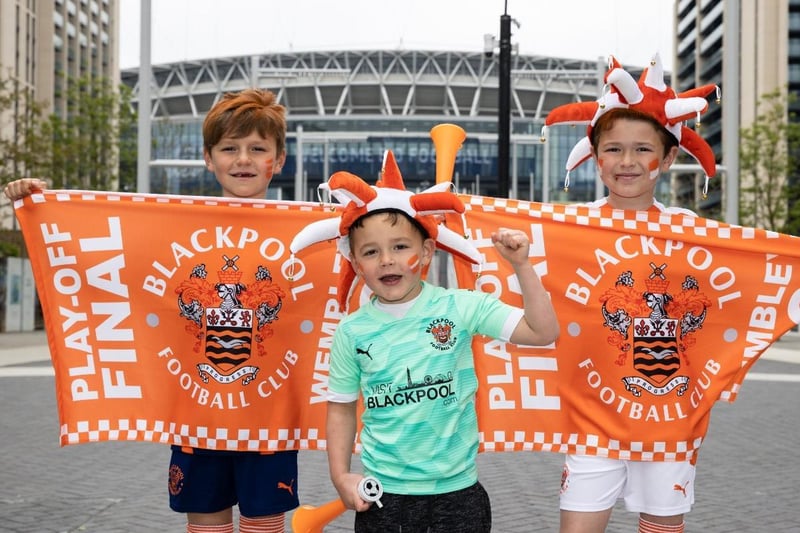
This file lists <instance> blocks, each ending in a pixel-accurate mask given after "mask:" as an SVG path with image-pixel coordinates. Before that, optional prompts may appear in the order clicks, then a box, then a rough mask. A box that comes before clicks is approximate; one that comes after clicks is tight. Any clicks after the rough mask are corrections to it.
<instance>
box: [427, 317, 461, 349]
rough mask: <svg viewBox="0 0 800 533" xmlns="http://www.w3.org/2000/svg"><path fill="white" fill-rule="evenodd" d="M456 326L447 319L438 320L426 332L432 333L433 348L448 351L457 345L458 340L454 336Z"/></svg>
mask: <svg viewBox="0 0 800 533" xmlns="http://www.w3.org/2000/svg"><path fill="white" fill-rule="evenodd" d="M454 327H455V324H454V323H453V322H452V321H451V320H448V319H446V318H437V319H436V320H434V321H433V322H431V324H430V325H429V326H428V327H427V328H426V330H425V331H426V332H428V333H430V335H431V337H432V340H431V346H432V347H434V348H436V349H437V350H448V349H450V348H452V347H453V346H454V345H455V343H456V338H455V336H454V335H453V328H454Z"/></svg>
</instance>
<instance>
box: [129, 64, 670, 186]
mask: <svg viewBox="0 0 800 533" xmlns="http://www.w3.org/2000/svg"><path fill="white" fill-rule="evenodd" d="M626 67H627V68H629V69H630V71H631V72H632V73H634V75H636V76H638V74H639V73H640V72H641V68H639V69H637V68H635V67H632V66H630V65H626ZM606 68H607V64H606V60H605V58H600V59H598V60H597V61H582V60H571V59H562V58H554V57H541V56H524V55H518V54H517V55H513V56H512V64H511V78H512V80H511V81H512V83H511V92H512V94H511V106H510V107H511V117H512V118H511V148H510V154H511V160H512V163H511V165H510V172H509V174H510V176H509V182H510V183H509V187H508V188H509V190H510V191H511V196H512V197H516V198H519V199H523V200H536V201H585V200H590V199H594V198H595V196H596V194H597V186H596V179H595V172H594V169H593V168H588V167H591V165H585V167H586V168H580V169H579V170H578V171H577V172H575V173H574V175H572V176H571V186H570V190H569V193H568V194H566V193H565V192H564V191H563V185H562V180H563V178H564V175H565V170H564V164H565V163H566V160H567V155H568V154H569V151H570V150H571V149H572V147H573V146H574V144H575V142H576V141H577V140H578V138H580V137H581V136H583V135H585V129H583V128H569V127H559V128H551V130H550V135H549V140H548V142H547V143H545V144H544V145H542V143H541V140H540V136H541V128H542V125H543V119H544V117H545V116H546V115H547V113H548V112H549V111H550V109H552V108H553V107H556V106H559V105H562V104H565V103H568V102H574V101H579V100H595V99H597V97H598V95H599V94H600V90H601V86H602V79H603V75H604V73H605V70H606ZM498 69H499V64H498V57H497V55H496V54H493V53H492V51H488V52H483V53H481V52H431V51H424V50H405V51H403V50H371V51H337V52H292V53H276V54H262V55H254V56H240V57H230V58H209V59H203V60H196V61H184V62H179V63H170V64H163V65H154V66H153V67H152V80H153V81H152V88H151V103H152V105H151V110H152V112H151V116H152V127H151V131H152V139H153V148H152V156H151V158H152V160H153V161H152V163H151V172H150V191H151V192H159V193H172V194H179V193H180V194H199V195H215V194H219V193H218V191H219V187H218V185H217V184H216V182H215V181H214V177H213V175H212V174H211V173H209V172H208V171H206V170H205V168H204V166H203V165H202V133H201V124H202V120H203V117H204V116H205V114H206V112H207V111H208V109H209V108H210V107H211V106H212V105H213V103H214V102H215V101H216V100H217V99H218V98H219V97H220V96H221V95H222V94H223V93H225V92H228V91H239V90H242V89H245V88H248V87H262V88H267V89H270V90H272V91H274V92H275V93H276V94H277V95H278V99H279V102H280V103H281V104H283V105H285V106H286V108H287V117H288V122H289V138H288V147H287V148H288V158H287V162H286V165H284V167H283V171H282V172H281V175H280V176H276V177H275V178H274V179H273V184H272V186H271V187H270V194H271V195H273V196H274V197H276V198H283V199H305V200H309V199H311V200H314V199H316V192H315V191H316V187H317V185H319V184H320V183H321V182H323V181H324V180H327V178H328V177H329V176H330V175H331V174H332V173H333V172H336V171H338V170H347V171H349V172H352V173H354V174H357V175H359V176H361V177H362V178H364V179H365V180H367V182H369V183H372V182H374V181H375V179H377V176H378V173H379V171H380V168H381V163H382V159H383V153H384V150H386V149H391V150H392V151H393V152H394V154H395V156H396V158H397V160H398V164H399V166H400V170H401V172H402V174H403V177H404V180H405V182H406V186H407V187H409V188H413V189H423V188H425V187H427V186H430V185H433V183H434V180H435V176H434V174H435V153H434V146H433V143H432V141H431V138H430V134H429V132H430V129H431V128H432V127H433V126H435V125H436V124H440V123H444V122H450V123H454V124H457V125H459V126H461V127H462V128H464V130H466V132H467V139H466V141H465V143H464V145H463V147H462V148H461V150H460V151H459V152H458V155H457V160H456V166H455V170H454V172H455V176H454V182H455V185H456V186H457V188H458V189H459V191H461V192H468V193H473V194H482V195H488V196H496V191H497V189H498V183H497V179H498V178H497V176H498V168H497V167H498V165H497V139H498V135H497V132H498V79H499V76H498ZM138 80H139V71H138V69H128V70H125V71H123V72H122V82H123V83H125V84H127V85H129V86H130V87H131V88H133V90H134V102H135V103H138V95H139V91H138V89H139V87H138ZM544 177H547V179H546V180H545V179H543V178H544ZM666 189H668V187H667V188H666ZM295 191H298V193H296V192H295ZM600 192H601V193H602V190H601V191H600ZM666 192H667V194H668V190H666Z"/></svg>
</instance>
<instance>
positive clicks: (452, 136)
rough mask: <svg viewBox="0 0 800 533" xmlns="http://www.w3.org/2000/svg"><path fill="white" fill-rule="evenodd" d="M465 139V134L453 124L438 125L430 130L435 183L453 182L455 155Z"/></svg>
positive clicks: (459, 127)
mask: <svg viewBox="0 0 800 533" xmlns="http://www.w3.org/2000/svg"><path fill="white" fill-rule="evenodd" d="M466 138H467V132H465V131H464V129H463V128H462V127H461V126H456V125H455V124H438V125H436V126H434V127H433V128H431V139H433V147H434V149H435V150H436V183H443V182H446V181H453V168H455V166H456V154H457V153H458V151H459V149H461V144H462V143H463V142H464V139H466Z"/></svg>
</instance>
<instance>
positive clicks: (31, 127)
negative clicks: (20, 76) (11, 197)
mask: <svg viewBox="0 0 800 533" xmlns="http://www.w3.org/2000/svg"><path fill="white" fill-rule="evenodd" d="M43 109H44V104H42V103H41V102H37V101H36V100H35V99H34V98H33V92H32V90H31V89H30V88H23V87H20V83H19V82H18V81H17V80H15V79H13V78H11V77H10V76H9V77H2V78H0V183H7V182H9V181H12V180H15V179H18V178H26V177H38V176H42V175H44V173H43V172H44V170H45V169H46V167H47V166H48V161H49V149H50V140H49V136H48V133H47V131H46V130H47V127H46V124H45V119H44V113H43Z"/></svg>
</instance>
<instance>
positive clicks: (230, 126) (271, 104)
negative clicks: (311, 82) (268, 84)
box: [203, 89, 286, 154]
mask: <svg viewBox="0 0 800 533" xmlns="http://www.w3.org/2000/svg"><path fill="white" fill-rule="evenodd" d="M276 100H277V98H276V97H275V94H274V93H273V92H272V91H267V90H263V89H245V90H244V91H241V92H238V93H225V94H224V95H223V96H222V99H220V101H219V102H217V103H216V104H214V107H212V108H211V110H210V111H209V112H208V114H207V115H206V118H205V120H204V121H203V148H204V149H205V150H206V151H207V152H211V149H212V148H213V147H214V145H216V144H217V143H218V142H219V141H220V140H221V139H222V138H223V137H232V138H234V139H238V138H241V137H245V136H247V135H250V133H252V132H253V131H257V132H258V134H259V135H261V136H262V137H264V138H265V139H266V138H267V137H269V136H270V135H271V136H273V137H274V138H275V147H276V149H277V151H278V154H282V153H283V152H284V150H285V149H286V108H285V107H283V106H282V105H280V104H278V103H277V102H276Z"/></svg>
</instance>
